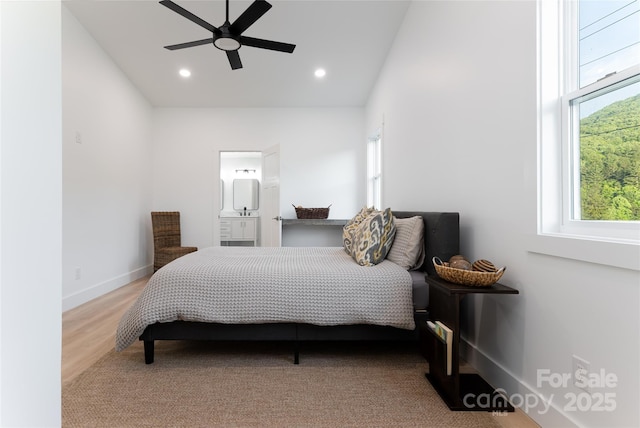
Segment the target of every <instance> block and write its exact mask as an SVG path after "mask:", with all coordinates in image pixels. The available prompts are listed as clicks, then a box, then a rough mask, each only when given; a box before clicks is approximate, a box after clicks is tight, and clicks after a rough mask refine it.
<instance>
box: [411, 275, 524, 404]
mask: <svg viewBox="0 0 640 428" xmlns="http://www.w3.org/2000/svg"><path fill="white" fill-rule="evenodd" d="M426 281H427V283H428V284H429V320H430V321H432V322H435V321H440V322H442V323H444V324H445V325H446V326H447V327H449V328H450V329H451V330H453V341H452V346H451V348H452V349H451V374H450V375H447V359H446V349H447V348H446V345H445V344H444V343H443V342H442V341H441V340H440V339H439V338H438V337H437V336H436V334H435V333H433V331H432V329H430V328H429V327H428V325H427V323H426V321H421V322H420V323H419V328H420V337H421V340H422V341H425V342H426V343H424V345H425V349H426V350H427V359H428V360H429V373H427V374H426V377H427V379H429V381H430V382H431V384H432V385H433V387H434V388H435V389H436V391H438V393H439V394H440V396H441V397H442V399H443V400H444V402H445V403H446V404H447V406H449V409H451V410H466V411H503V412H504V411H508V412H513V411H514V408H513V406H512V405H511V404H510V403H509V402H508V401H507V400H506V398H503V397H502V396H501V395H499V394H498V393H497V392H496V391H495V389H494V388H493V387H492V386H491V385H489V383H487V382H486V381H485V380H484V379H483V378H482V377H481V376H480V375H478V374H475V373H463V374H461V373H460V367H459V366H460V302H461V301H462V299H463V298H464V296H466V295H467V294H472V293H474V294H518V293H519V292H518V290H516V289H513V288H511V287H507V286H506V285H502V284H498V283H496V284H493V285H492V286H485V287H476V286H466V285H458V284H453V283H451V282H448V281H445V280H443V279H441V278H440V277H438V276H427V277H426Z"/></svg>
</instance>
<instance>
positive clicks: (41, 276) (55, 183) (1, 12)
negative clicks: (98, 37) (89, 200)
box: [0, 1, 62, 427]
mask: <svg viewBox="0 0 640 428" xmlns="http://www.w3.org/2000/svg"><path fill="white" fill-rule="evenodd" d="M60 26H61V20H60V2H59V1H46V2H35V1H34V2H26V1H24V2H0V186H1V191H0V238H1V239H0V242H1V245H0V426H3V427H9V426H11V427H20V426H38V427H44V426H59V425H60V413H61V412H60V351H61V349H60V335H61V329H60V317H61V312H62V311H61V307H60V297H61V258H62V257H61V237H62V155H61V147H62V144H61V140H60V134H61V126H60V122H61V115H62V109H61V92H60V52H61V46H60Z"/></svg>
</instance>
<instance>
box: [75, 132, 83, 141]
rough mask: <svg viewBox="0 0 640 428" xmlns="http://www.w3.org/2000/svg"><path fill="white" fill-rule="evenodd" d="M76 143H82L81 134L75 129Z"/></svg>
mask: <svg viewBox="0 0 640 428" xmlns="http://www.w3.org/2000/svg"><path fill="white" fill-rule="evenodd" d="M76 143H77V144H82V134H81V133H80V131H76Z"/></svg>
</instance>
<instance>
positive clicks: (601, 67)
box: [538, 0, 640, 243]
mask: <svg viewBox="0 0 640 428" xmlns="http://www.w3.org/2000/svg"><path fill="white" fill-rule="evenodd" d="M538 5H539V12H540V14H539V17H540V22H539V47H540V51H539V52H540V58H539V84H540V98H539V107H540V108H539V123H540V133H539V143H540V150H539V158H540V164H539V189H540V191H539V198H538V205H539V213H540V216H539V217H540V221H539V232H541V233H543V234H545V233H550V234H561V235H566V236H579V237H583V238H584V237H587V238H593V239H605V240H612V241H625V242H634V243H638V242H640V0H556V1H546V0H540V1H539V3H538Z"/></svg>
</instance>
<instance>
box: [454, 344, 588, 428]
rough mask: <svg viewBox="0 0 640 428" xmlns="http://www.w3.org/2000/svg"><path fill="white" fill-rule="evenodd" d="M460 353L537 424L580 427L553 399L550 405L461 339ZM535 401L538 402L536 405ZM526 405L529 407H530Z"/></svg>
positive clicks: (531, 389) (544, 398)
mask: <svg viewBox="0 0 640 428" xmlns="http://www.w3.org/2000/svg"><path fill="white" fill-rule="evenodd" d="M460 356H461V357H462V359H464V360H465V361H466V362H467V363H469V365H471V366H472V367H473V368H474V369H475V370H476V371H477V372H478V373H480V375H481V376H482V377H483V378H484V379H485V380H486V381H487V382H489V384H491V385H492V386H493V387H494V388H499V389H502V390H504V391H505V394H506V395H507V397H508V398H510V399H511V401H512V404H513V405H514V406H515V407H518V408H520V409H521V410H522V411H523V412H525V413H527V415H528V416H529V417H530V418H531V419H533V420H534V421H535V422H536V423H537V424H538V425H540V426H542V427H563V428H565V427H577V426H580V425H579V424H578V423H577V422H576V421H575V420H573V418H571V417H570V416H569V415H567V414H565V413H564V412H562V410H561V409H559V408H558V407H557V405H556V403H554V402H553V400H552V402H551V404H549V403H548V401H549V400H548V398H547V397H544V396H542V395H541V394H540V393H539V392H538V391H536V390H535V388H533V387H532V386H531V385H529V384H527V383H526V382H524V381H522V380H521V379H518V378H516V377H515V376H514V375H513V373H511V372H509V371H508V370H507V369H506V368H505V367H503V366H502V365H500V364H498V363H496V362H495V361H493V360H492V359H491V358H489V357H488V356H487V355H485V354H484V353H483V352H482V351H480V350H479V349H478V348H476V347H475V346H474V345H472V344H470V343H469V342H467V341H466V340H464V339H462V338H461V339H460ZM533 403H538V404H537V405H535V406H534V405H532V404H533ZM527 407H530V408H528V409H527Z"/></svg>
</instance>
